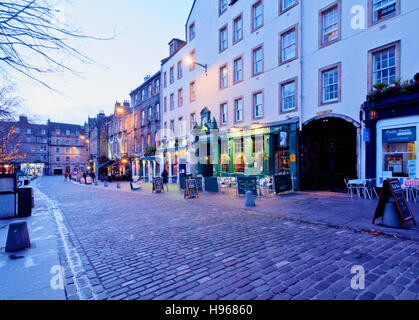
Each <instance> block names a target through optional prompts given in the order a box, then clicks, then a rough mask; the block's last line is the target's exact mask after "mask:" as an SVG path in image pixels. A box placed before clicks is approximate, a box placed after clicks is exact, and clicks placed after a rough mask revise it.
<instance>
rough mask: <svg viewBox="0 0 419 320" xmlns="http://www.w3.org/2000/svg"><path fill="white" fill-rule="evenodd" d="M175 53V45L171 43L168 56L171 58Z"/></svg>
mask: <svg viewBox="0 0 419 320" xmlns="http://www.w3.org/2000/svg"><path fill="white" fill-rule="evenodd" d="M174 53H175V43H174V42H173V43H171V44H170V55H171V56H173V54H174Z"/></svg>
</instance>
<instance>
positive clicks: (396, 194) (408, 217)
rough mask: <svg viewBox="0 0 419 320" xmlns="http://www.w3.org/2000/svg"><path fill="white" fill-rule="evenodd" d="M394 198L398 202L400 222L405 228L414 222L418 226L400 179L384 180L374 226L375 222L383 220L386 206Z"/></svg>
mask: <svg viewBox="0 0 419 320" xmlns="http://www.w3.org/2000/svg"><path fill="white" fill-rule="evenodd" d="M390 197H393V199H394V201H395V202H396V207H397V212H398V213H399V216H400V220H401V221H402V222H403V224H404V225H405V226H407V223H408V222H411V221H412V222H413V223H414V224H415V225H416V220H415V218H414V217H413V213H412V210H411V208H410V206H409V204H408V203H407V200H406V197H405V195H404V192H403V189H402V185H401V184H400V181H399V180H398V179H388V180H384V183H383V189H382V190H381V194H380V198H379V199H378V204H377V209H376V210H375V214H374V220H373V222H372V223H373V224H374V223H375V220H377V219H378V218H381V217H382V216H383V215H384V209H385V205H386V203H387V202H388V200H389V199H390Z"/></svg>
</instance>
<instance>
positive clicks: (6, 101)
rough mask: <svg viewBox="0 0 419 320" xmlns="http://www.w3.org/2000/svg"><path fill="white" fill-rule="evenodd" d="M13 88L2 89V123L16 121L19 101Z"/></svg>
mask: <svg viewBox="0 0 419 320" xmlns="http://www.w3.org/2000/svg"><path fill="white" fill-rule="evenodd" d="M12 92H13V87H12V86H7V87H0V121H12V120H14V117H13V116H14V112H15V110H16V107H17V106H18V105H19V100H18V98H17V97H15V96H14V95H13V94H12Z"/></svg>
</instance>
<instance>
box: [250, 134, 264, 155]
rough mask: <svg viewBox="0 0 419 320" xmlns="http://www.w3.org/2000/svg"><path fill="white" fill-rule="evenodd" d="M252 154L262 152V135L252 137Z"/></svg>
mask: <svg viewBox="0 0 419 320" xmlns="http://www.w3.org/2000/svg"><path fill="white" fill-rule="evenodd" d="M251 139H252V152H253V153H255V154H257V153H260V152H263V151H264V149H265V148H264V142H265V141H264V139H263V135H257V136H252V138H251Z"/></svg>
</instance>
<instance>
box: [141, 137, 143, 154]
mask: <svg viewBox="0 0 419 320" xmlns="http://www.w3.org/2000/svg"><path fill="white" fill-rule="evenodd" d="M141 151H144V136H142V137H141Z"/></svg>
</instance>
